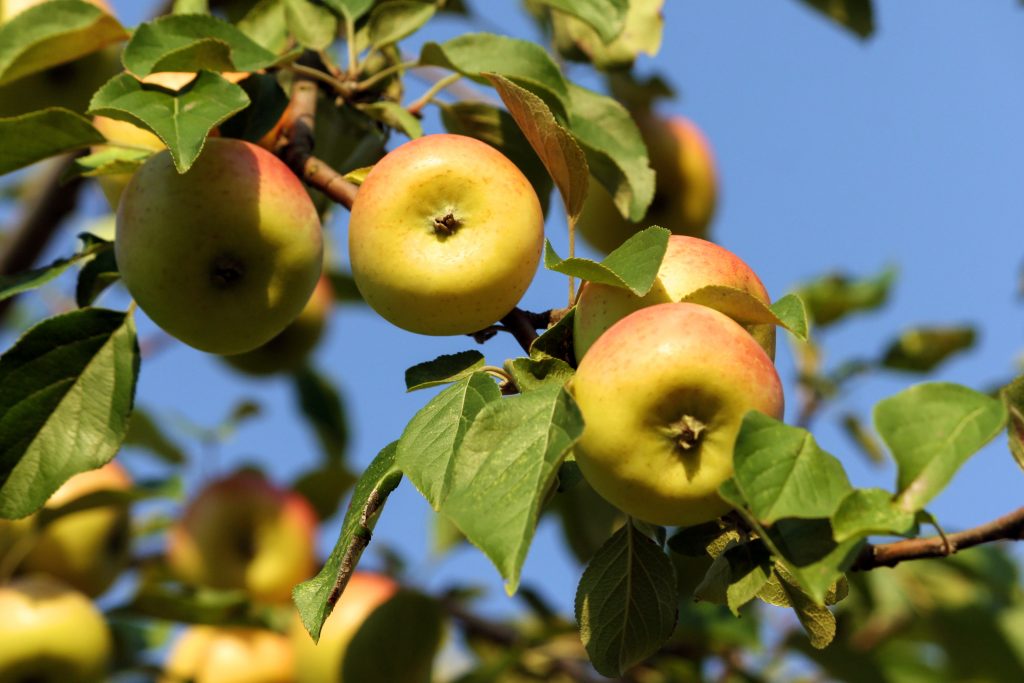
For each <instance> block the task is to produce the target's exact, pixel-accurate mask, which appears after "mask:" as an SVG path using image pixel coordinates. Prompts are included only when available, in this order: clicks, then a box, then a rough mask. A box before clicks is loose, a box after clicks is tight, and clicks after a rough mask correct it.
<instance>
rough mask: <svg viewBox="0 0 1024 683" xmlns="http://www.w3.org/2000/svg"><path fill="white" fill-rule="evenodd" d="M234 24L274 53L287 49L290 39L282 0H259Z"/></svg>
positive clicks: (285, 10) (285, 9)
mask: <svg viewBox="0 0 1024 683" xmlns="http://www.w3.org/2000/svg"><path fill="white" fill-rule="evenodd" d="M232 20H233V19H232ZM235 26H236V27H237V28H238V30H239V31H241V32H242V33H244V34H245V35H247V36H249V37H250V38H252V39H253V40H254V41H255V42H257V43H259V44H260V45H261V46H263V47H264V48H266V49H268V50H270V51H271V52H273V53H275V54H280V53H281V52H283V51H284V50H285V49H287V47H288V45H289V41H290V40H291V35H290V32H289V30H288V29H289V27H288V19H287V8H286V7H285V4H284V0H259V1H258V2H256V4H255V5H253V6H252V7H250V8H249V11H248V12H246V13H245V16H242V17H239V18H238V20H237V21H235Z"/></svg>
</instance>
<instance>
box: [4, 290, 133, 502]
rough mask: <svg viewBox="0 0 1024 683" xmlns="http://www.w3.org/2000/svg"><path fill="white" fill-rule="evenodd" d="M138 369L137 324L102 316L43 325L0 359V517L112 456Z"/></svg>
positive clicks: (93, 312) (81, 315) (93, 313)
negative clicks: (1, 389) (0, 389)
mask: <svg viewBox="0 0 1024 683" xmlns="http://www.w3.org/2000/svg"><path fill="white" fill-rule="evenodd" d="M138 370H139V350H138V345H137V343H136V340H135V325H134V323H133V322H132V320H131V318H130V317H127V316H125V314H124V313H120V312H118V311H107V310H103V309H93V308H86V309H82V310H79V311H73V312H71V313H66V314H64V315H59V316H55V317H53V318H49V319H47V320H44V321H43V322H41V323H39V324H38V325H36V326H35V327H33V328H31V329H30V330H29V331H28V332H26V333H25V334H24V336H22V337H21V339H19V340H18V341H17V343H15V345H14V346H13V347H11V348H10V349H8V351H7V352H6V353H5V354H3V356H0V386H2V387H3V391H2V392H0V517H6V518H18V517H24V516H25V515H28V514H30V513H32V512H34V511H35V510H37V509H38V508H40V507H41V506H42V505H43V503H45V502H46V499H47V498H49V497H50V495H51V494H52V493H53V492H54V491H56V490H57V488H58V487H60V485H61V484H63V483H64V482H65V481H67V480H68V479H69V478H70V477H71V476H72V475H75V474H78V473H79V472H85V471H86V470H91V469H95V468H97V467H100V466H101V465H103V464H105V463H106V462H107V461H109V460H110V459H111V458H113V457H114V454H115V453H116V452H117V449H118V448H119V447H120V445H121V442H122V441H123V440H124V437H125V434H126V432H127V431H128V418H129V416H130V415H131V410H132V402H133V400H134V397H135V382H136V378H137V376H138Z"/></svg>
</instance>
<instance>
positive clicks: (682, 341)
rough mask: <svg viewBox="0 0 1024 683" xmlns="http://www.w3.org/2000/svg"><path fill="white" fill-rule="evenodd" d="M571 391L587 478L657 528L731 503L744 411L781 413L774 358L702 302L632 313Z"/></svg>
mask: <svg viewBox="0 0 1024 683" xmlns="http://www.w3.org/2000/svg"><path fill="white" fill-rule="evenodd" d="M572 391H573V394H574V396H575V398H576V402H577V403H578V404H579V408H580V411H581V413H582V414H583V419H584V420H585V422H586V427H585V428H584V430H583V435H582V437H581V438H580V440H579V442H577V444H576V446H575V447H574V452H575V454H576V462H577V463H578V464H579V466H580V470H581V471H582V472H583V476H584V477H585V478H586V480H587V481H588V482H590V484H591V486H593V487H594V490H596V491H597V492H598V493H599V494H601V495H602V496H603V497H604V498H605V499H606V500H608V501H609V502H610V503H612V504H613V505H615V506H616V507H618V508H619V509H621V510H622V511H623V512H625V513H627V514H630V515H632V516H634V517H636V518H638V519H641V520H643V521H645V522H650V523H652V524H668V525H679V526H688V525H691V524H699V523H701V522H706V521H709V520H711V519H714V518H715V517H718V516H720V515H722V514H724V513H725V512H726V511H728V509H729V506H728V505H727V504H726V503H725V502H723V501H722V500H721V499H720V498H719V497H718V494H717V493H716V491H717V489H718V486H719V485H720V484H721V483H722V482H723V481H725V480H726V479H728V478H729V477H730V476H732V471H733V470H732V451H733V444H734V443H735V441H736V435H737V434H738V433H739V428H740V423H741V422H742V421H743V416H744V414H746V413H747V412H748V411H750V410H759V411H761V412H762V413H765V414H767V415H771V416H772V417H775V418H781V417H782V409H783V397H782V383H781V382H780V381H779V375H778V373H777V372H776V371H775V366H774V365H773V364H772V361H771V359H770V358H769V357H768V355H767V354H766V353H765V352H764V349H762V348H761V347H760V346H759V345H758V344H757V342H756V341H754V339H753V337H751V336H750V335H749V334H748V333H747V331H746V330H744V329H743V328H742V327H741V326H740V325H739V324H737V323H736V322H735V321H734V320H732V318H729V317H728V316H726V315H724V314H722V313H719V312H718V311H716V310H714V309H712V308H708V307H707V306H700V305H697V304H689V303H678V304H657V305H655V306H649V307H647V308H642V309H640V310H639V311H636V312H634V313H631V314H630V315H628V316H626V317H625V318H623V319H622V320H620V321H618V322H617V323H615V324H614V325H612V327H611V328H610V329H609V330H608V331H607V332H605V333H604V334H603V335H601V338H600V339H598V340H597V341H596V342H594V345H593V346H591V347H590V350H589V352H588V353H587V355H586V356H584V357H583V360H582V361H581V362H580V364H579V369H578V370H577V372H576V375H575V376H574V377H573V379H572Z"/></svg>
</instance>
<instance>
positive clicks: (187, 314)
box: [114, 138, 323, 354]
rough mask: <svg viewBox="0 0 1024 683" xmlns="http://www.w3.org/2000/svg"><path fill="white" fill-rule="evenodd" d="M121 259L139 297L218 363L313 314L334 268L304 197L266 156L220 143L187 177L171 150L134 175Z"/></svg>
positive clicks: (125, 198)
mask: <svg viewBox="0 0 1024 683" xmlns="http://www.w3.org/2000/svg"><path fill="white" fill-rule="evenodd" d="M114 252H115V256H116V258H117V264H118V268H119V269H120V272H121V277H122V279H123V280H124V283H125V285H126V286H127V287H128V291H129V292H130V293H131V295H132V297H134V298H135V300H136V301H137V302H138V304H139V306H140V307H141V308H142V310H144V311H145V312H146V313H147V315H149V317H150V318H152V319H153V321H154V322H155V323H156V324H157V325H159V326H160V327H162V328H163V329H164V330H166V331H167V332H169V333H170V334H172V335H174V336H175V337H177V338H178V339H180V340H182V341H184V342H185V343H186V344H189V345H191V346H194V347H195V348H197V349H201V350H203V351H209V352H212V353H219V354H232V353H242V352H244V351H251V350H252V349H254V348H256V347H257V346H260V345H262V344H265V343H266V342H268V341H270V339H271V338H272V337H274V336H275V335H276V334H278V333H279V332H281V330H283V329H284V328H285V327H287V326H288V324H289V323H291V322H292V320H294V319H295V318H296V316H298V315H299V313H300V312H301V311H302V309H303V307H304V306H305V305H306V302H307V301H308V300H309V297H310V295H311V294H312V293H313V289H314V288H315V287H316V283H317V280H319V278H320V270H321V267H322V264H323V243H322V236H321V229H320V219H319V217H318V216H317V212H316V209H315V208H314V206H313V203H312V201H310V199H309V195H307V194H306V190H305V188H304V187H303V186H302V183H301V182H300V181H299V179H298V178H296V177H295V175H294V174H293V173H292V172H291V170H289V169H288V167H287V166H285V165H284V163H283V162H281V161H280V160H279V159H278V158H277V157H275V156H274V155H273V154H271V153H270V152H268V151H266V150H265V149H263V148H261V147H257V146H256V145H253V144H250V143H248V142H244V141H242V140H232V139H227V138H210V139H208V140H207V141H206V147H205V149H204V150H203V152H202V153H201V154H200V155H199V158H198V159H196V161H195V164H194V165H193V166H192V168H190V169H189V171H188V172H187V173H184V174H180V175H179V174H178V173H177V171H176V170H175V168H174V164H173V163H172V161H171V155H170V153H169V152H167V151H164V152H159V153H157V154H154V155H153V156H152V157H150V158H149V159H148V160H147V161H146V163H144V164H143V165H142V166H141V167H140V168H139V169H138V170H137V171H136V172H135V174H134V175H133V177H132V180H131V182H130V183H129V184H128V187H127V188H125V191H124V194H123V195H122V197H121V202H120V204H119V206H118V210H117V235H116V238H115V240H114Z"/></svg>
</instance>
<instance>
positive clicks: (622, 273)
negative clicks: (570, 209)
mask: <svg viewBox="0 0 1024 683" xmlns="http://www.w3.org/2000/svg"><path fill="white" fill-rule="evenodd" d="M670 234H671V233H670V232H669V231H668V230H666V229H665V228H659V227H657V226H652V227H650V228H647V229H646V230H641V231H640V232H638V233H636V234H635V235H633V236H632V237H630V238H629V239H628V240H626V241H625V242H623V243H622V246H620V247H619V248H618V249H616V250H615V251H613V252H612V253H610V254H608V256H606V257H605V259H604V260H603V261H601V262H600V263H597V262H596V261H591V260H590V259H585V258H579V257H574V258H568V259H562V258H560V257H559V256H558V254H556V253H555V250H554V249H553V248H552V247H551V243H550V242H545V243H544V267H545V268H547V269H548V270H553V271H555V272H556V273H562V274H563V275H572V276H574V277H578V278H580V279H583V280H587V281H589V282H598V283H600V284H604V285H611V286H613V287H622V288H623V289H628V290H629V291H631V292H632V293H633V294H635V295H637V296H644V295H645V294H647V292H649V291H650V289H651V287H652V286H653V285H654V281H655V280H656V279H657V278H658V269H659V268H661V260H662V259H663V258H664V257H665V250H666V249H667V248H668V238H669V235H670Z"/></svg>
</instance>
